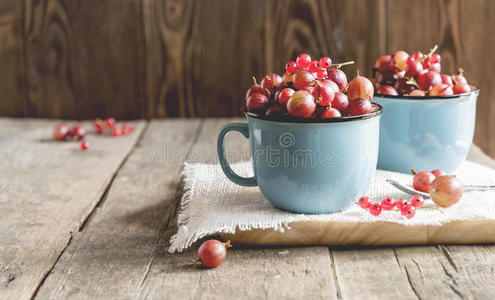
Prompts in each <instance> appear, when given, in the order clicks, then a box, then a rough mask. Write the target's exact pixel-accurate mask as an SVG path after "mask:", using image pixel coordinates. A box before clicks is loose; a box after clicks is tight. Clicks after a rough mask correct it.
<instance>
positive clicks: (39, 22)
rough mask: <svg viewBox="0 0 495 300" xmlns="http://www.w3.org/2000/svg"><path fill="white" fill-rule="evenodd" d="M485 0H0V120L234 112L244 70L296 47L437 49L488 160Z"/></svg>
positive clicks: (345, 53) (493, 10) (246, 78)
mask: <svg viewBox="0 0 495 300" xmlns="http://www.w3.org/2000/svg"><path fill="white" fill-rule="evenodd" d="M494 22H495V5H494V4H493V1H491V0H434V1H427V0H418V1H416V2H415V4H414V5H412V4H411V3H410V1H408V0H371V1H363V0H347V1H345V0H333V1H323V0H286V1H274V0H268V1H261V0H254V1H246V0H234V1H232V0H209V1H204V0H202V1H192V0H187V1H176V0H175V1H174V0H130V1H120V0H110V1H96V0H89V1H80V0H79V1H67V0H26V1H22V0H5V1H2V4H1V5H0V62H1V63H2V67H3V70H4V72H2V74H0V90H1V91H2V94H3V96H2V98H1V99H0V116H17V117H23V116H31V117H52V118H53V117H55V118H58V117H65V118H75V119H85V118H86V119H87V118H94V117H105V116H109V115H112V116H115V117H117V118H125V119H129V118H142V117H145V118H154V117H232V116H239V115H241V114H242V107H243V105H244V93H245V91H246V89H247V87H248V86H249V85H250V84H251V77H252V76H253V75H254V76H256V77H257V78H258V80H260V79H261V78H262V76H264V74H266V73H268V72H278V73H281V72H283V68H284V64H285V62H286V61H288V60H292V59H294V58H295V56H296V55H297V54H298V53H300V52H302V51H305V52H308V53H310V54H311V55H313V56H315V57H319V56H322V55H330V56H331V57H332V58H333V60H334V61H338V62H342V61H347V60H355V61H356V65H354V66H348V67H345V68H344V71H345V72H346V73H347V74H348V76H351V75H354V74H355V72H356V70H357V69H359V70H360V71H361V73H362V74H369V70H370V68H371V66H372V65H373V64H374V61H375V59H376V58H377V57H378V56H379V55H382V54H384V53H387V52H388V53H390V52H393V51H395V50H397V49H404V50H406V51H409V52H412V51H414V50H422V51H427V50H428V49H430V48H431V47H432V46H433V45H435V44H438V45H439V46H440V54H441V55H442V66H443V69H444V71H445V72H449V73H453V72H455V71H456V70H457V68H458V67H459V66H462V67H463V68H464V69H465V70H466V74H467V77H468V78H469V80H470V82H472V83H474V84H477V85H479V86H480V87H481V93H480V97H479V99H478V115H477V122H476V132H475V143H476V144H478V145H480V147H481V148H482V149H483V150H484V151H485V152H486V153H488V154H489V155H490V156H492V157H495V138H494V136H495V132H494V130H495V118H494V116H495V104H493V101H490V99H491V98H493V95H494V93H495V90H494V88H493V87H492V84H491V78H492V77H493V72H494V71H493V70H492V69H493V68H491V66H492V65H493V64H494V63H495V61H494V58H493V55H491V53H492V52H493V51H494V49H495V39H494V38H492V34H491V31H490V30H491V28H492V27H493V25H495V23H494Z"/></svg>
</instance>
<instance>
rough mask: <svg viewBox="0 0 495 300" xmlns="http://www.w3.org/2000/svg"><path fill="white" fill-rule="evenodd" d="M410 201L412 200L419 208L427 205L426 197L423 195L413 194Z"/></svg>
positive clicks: (412, 203)
mask: <svg viewBox="0 0 495 300" xmlns="http://www.w3.org/2000/svg"><path fill="white" fill-rule="evenodd" d="M410 201H411V205H412V206H414V207H416V208H419V207H421V206H423V205H425V199H423V197H421V196H420V195H414V196H412V197H411V199H410Z"/></svg>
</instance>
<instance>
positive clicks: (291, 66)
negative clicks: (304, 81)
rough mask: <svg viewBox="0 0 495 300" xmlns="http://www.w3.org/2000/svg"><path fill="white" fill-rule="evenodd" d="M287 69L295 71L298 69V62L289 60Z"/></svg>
mask: <svg viewBox="0 0 495 300" xmlns="http://www.w3.org/2000/svg"><path fill="white" fill-rule="evenodd" d="M285 70H286V71H287V72H289V73H291V74H292V73H294V72H295V71H297V64H296V62H294V61H289V62H288V63H287V64H286V65H285Z"/></svg>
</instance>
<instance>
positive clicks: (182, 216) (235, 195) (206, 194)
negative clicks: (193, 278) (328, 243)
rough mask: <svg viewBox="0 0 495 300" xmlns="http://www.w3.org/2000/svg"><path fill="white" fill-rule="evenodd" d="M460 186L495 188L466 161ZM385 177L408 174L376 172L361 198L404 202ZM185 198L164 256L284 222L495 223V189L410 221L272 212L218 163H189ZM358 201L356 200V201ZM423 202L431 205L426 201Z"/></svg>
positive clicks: (246, 170) (350, 212)
mask: <svg viewBox="0 0 495 300" xmlns="http://www.w3.org/2000/svg"><path fill="white" fill-rule="evenodd" d="M232 168H233V169H234V170H235V171H236V172H237V173H238V174H240V175H243V176H252V173H253V170H252V164H251V162H244V163H238V164H234V165H232ZM455 174H457V177H458V178H459V179H460V180H461V181H462V182H463V184H464V185H495V170H494V169H490V168H487V167H484V166H482V165H479V164H477V163H473V162H469V161H466V162H465V163H464V164H463V165H462V166H461V167H460V168H459V169H458V170H457V172H456V173H455ZM385 179H395V180H397V181H399V182H401V183H405V184H409V183H411V182H412V176H411V175H407V174H401V173H395V172H389V171H383V170H377V171H376V175H375V177H374V179H373V183H372V184H371V187H370V189H369V191H368V193H367V194H366V195H367V196H369V197H370V200H372V201H380V200H381V199H382V198H383V197H385V196H392V197H394V198H396V199H397V198H400V197H403V198H406V199H408V197H410V196H408V195H407V194H404V193H403V192H401V191H398V190H397V189H395V188H394V187H392V186H391V185H390V184H388V183H386V182H385ZM183 180H184V195H183V197H182V200H181V206H180V211H179V216H178V231H177V233H176V234H175V235H174V236H173V237H172V239H171V245H170V248H169V252H171V253H173V252H176V251H179V252H180V251H182V250H184V249H186V248H188V247H190V246H191V245H192V244H193V243H194V242H195V241H197V240H199V239H201V238H203V237H206V236H209V235H215V234H221V233H231V234H233V233H234V232H235V230H236V228H239V229H240V230H251V229H268V228H272V229H275V230H280V231H284V230H287V229H290V227H289V224H290V223H293V222H299V221H342V222H378V221H381V222H383V221H385V222H393V223H399V224H403V225H406V226H414V225H442V224H444V223H448V222H450V221H454V220H471V219H477V218H485V219H491V220H495V191H476V192H475V191H472V192H466V193H464V195H463V197H462V199H461V201H459V203H457V204H456V205H454V206H452V207H449V208H446V209H444V212H443V213H442V212H441V211H439V210H435V209H424V210H421V213H417V214H416V216H415V217H414V218H412V219H406V218H405V217H403V216H401V215H400V213H398V212H393V211H383V212H382V214H381V215H380V216H379V217H378V218H377V217H374V216H372V215H370V214H369V212H367V211H365V210H363V209H361V208H360V207H359V206H358V205H351V207H349V208H348V209H346V210H344V211H342V212H338V213H332V214H319V215H307V214H296V213H290V212H286V211H282V210H279V209H277V208H274V207H273V206H272V205H271V204H270V202H268V200H266V199H265V198H264V196H263V195H262V194H261V192H260V190H259V189H258V187H243V186H239V185H236V184H234V183H232V182H231V181H230V180H228V179H227V177H225V175H224V174H223V172H222V169H221V168H220V165H207V164H188V163H186V164H185V166H184V171H183ZM356 200H357V199H356ZM426 204H433V202H432V201H431V200H427V201H426Z"/></svg>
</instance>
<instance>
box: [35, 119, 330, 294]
mask: <svg viewBox="0 0 495 300" xmlns="http://www.w3.org/2000/svg"><path fill="white" fill-rule="evenodd" d="M229 121H233V120H232V119H229V120H207V121H204V122H202V123H198V122H197V121H183V120H180V121H164V122H163V121H152V122H151V124H150V126H149V127H148V130H147V132H146V134H145V135H144V137H143V139H142V140H141V143H140V144H139V146H138V148H137V149H136V150H135V151H134V152H133V154H132V155H131V156H130V157H129V159H128V160H127V162H126V165H125V166H124V167H123V168H122V170H121V171H120V172H119V173H118V174H117V177H116V179H115V181H114V184H113V186H112V188H111V189H110V191H109V193H108V197H107V199H106V200H105V202H103V203H102V205H101V207H100V208H99V210H98V213H97V214H95V216H94V217H93V218H92V219H91V220H90V221H89V222H88V223H87V225H86V226H85V228H84V230H83V231H82V232H79V233H77V234H75V236H74V238H73V240H72V242H71V244H70V245H69V247H68V248H67V249H66V251H65V252H64V253H63V255H62V256H61V258H60V260H59V263H58V264H57V265H56V266H55V268H54V269H53V271H52V272H51V273H50V275H49V276H48V278H47V279H46V281H45V282H44V284H43V286H42V287H41V288H40V291H39V293H38V295H37V296H38V297H39V298H41V299H44V298H68V297H75V298H84V297H88V296H89V297H102V298H107V299H122V298H139V299H143V298H146V299H149V298H167V299H184V298H185V299H189V298H202V299H226V298H244V297H248V298H253V299H254V298H278V297H285V298H301V297H304V296H307V297H310V298H324V299H336V297H337V289H336V287H335V281H334V277H333V273H332V267H331V261H330V257H329V251H328V249H327V248H325V247H309V248H299V249H263V250H255V249H251V250H250V249H232V251H230V250H229V254H228V255H229V257H228V260H227V261H226V262H225V263H224V264H223V265H222V266H221V267H219V268H217V269H212V270H207V269H202V268H199V267H198V266H197V265H196V264H194V261H195V250H196V249H190V250H188V251H186V252H184V253H180V254H169V253H167V249H168V245H169V240H170V237H171V235H172V234H173V233H175V231H176V226H177V224H176V216H175V211H176V206H177V205H178V201H179V200H180V197H181V189H182V186H180V185H179V179H180V176H179V171H180V168H181V166H182V162H183V160H184V159H187V160H188V161H193V162H199V161H202V162H209V161H210V160H211V159H212V158H211V156H210V153H214V151H212V150H214V149H215V140H216V134H217V132H218V131H219V129H220V127H221V126H223V125H224V124H225V123H228V122H229ZM179 128H180V129H182V130H181V131H179ZM174 129H175V130H174ZM227 140H228V142H229V143H228V146H227V147H228V149H230V152H231V153H232V152H234V151H239V152H242V153H244V156H245V157H247V156H248V143H247V140H245V139H244V138H243V137H242V136H240V135H231V136H229V137H228V139H227ZM164 145H167V146H169V147H170V148H169V149H168V150H167V151H166V152H164V150H163V146H164ZM157 154H158V155H157ZM215 156H216V155H215ZM153 158H154V159H153ZM164 162H166V163H164Z"/></svg>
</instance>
